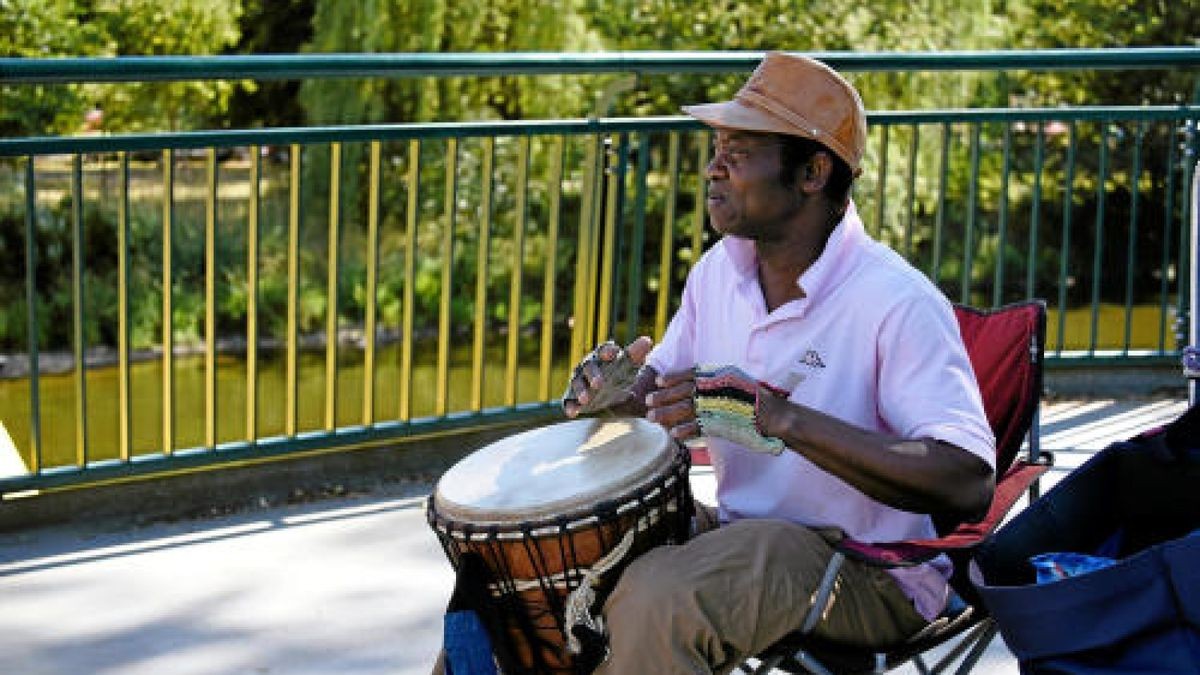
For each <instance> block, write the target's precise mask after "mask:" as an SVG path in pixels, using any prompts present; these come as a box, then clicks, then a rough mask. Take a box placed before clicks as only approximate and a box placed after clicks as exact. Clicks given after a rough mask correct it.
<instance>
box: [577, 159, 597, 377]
mask: <svg viewBox="0 0 1200 675" xmlns="http://www.w3.org/2000/svg"><path fill="white" fill-rule="evenodd" d="M599 145H600V138H599V137H591V138H589V143H588V149H587V154H586V157H585V159H584V168H583V197H582V199H581V202H580V209H579V237H578V243H577V244H576V246H577V247H578V248H577V253H576V256H577V257H576V263H575V307H574V308H573V314H574V316H575V325H574V326H572V328H571V363H577V362H578V361H579V360H580V359H581V358H583V355H584V353H585V352H587V351H588V350H589V349H591V348H592V346H593V345H591V344H589V340H590V331H589V330H588V326H589V325H590V324H591V321H592V313H591V298H592V294H593V292H594V286H592V285H590V280H591V269H592V257H593V256H592V246H591V242H592V230H593V229H595V228H594V227H593V222H594V220H595V208H594V203H595V200H596V194H595V193H596V183H597V177H596V176H597V174H598V173H599V172H598V170H597V163H598V161H599V159H598V157H599V154H600V148H599Z"/></svg>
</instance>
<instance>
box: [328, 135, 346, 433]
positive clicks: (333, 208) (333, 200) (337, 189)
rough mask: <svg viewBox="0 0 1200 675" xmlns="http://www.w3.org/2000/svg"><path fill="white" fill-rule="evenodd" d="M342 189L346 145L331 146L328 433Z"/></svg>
mask: <svg viewBox="0 0 1200 675" xmlns="http://www.w3.org/2000/svg"><path fill="white" fill-rule="evenodd" d="M341 186H342V144H341V143H330V145H329V237H328V240H329V254H328V258H327V260H326V261H325V263H326V267H327V272H328V273H327V276H326V281H325V298H326V300H325V430H326V431H333V429H334V427H335V426H336V424H337V420H336V416H337V349H338V334H337V330H338V302H337V290H338V288H337V284H338V255H339V253H338V231H339V229H340V228H339V225H340V222H339V221H340V220H341V208H340V205H339V204H338V197H339V195H340V194H341Z"/></svg>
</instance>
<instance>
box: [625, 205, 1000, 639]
mask: <svg viewBox="0 0 1200 675" xmlns="http://www.w3.org/2000/svg"><path fill="white" fill-rule="evenodd" d="M756 260H757V254H756V252H755V247H754V243H753V242H751V241H749V240H746V239H739V238H737V237H730V236H727V237H725V238H724V239H722V240H721V241H720V242H718V243H717V244H716V245H714V246H713V247H712V248H711V249H710V250H709V251H708V252H707V253H705V255H704V256H703V257H701V259H700V260H699V262H697V263H696V265H695V267H694V268H693V269H692V271H691V273H690V274H689V275H688V281H687V285H686V286H685V287H684V290H683V300H682V304H681V306H680V308H679V311H678V312H677V313H676V314H675V316H674V318H673V319H672V320H671V324H670V326H669V327H668V328H667V331H666V334H665V335H664V336H663V339H662V341H661V342H660V343H659V344H658V345H657V346H656V347H655V348H654V350H653V351H652V352H651V353H650V355H649V357H648V363H649V364H650V365H651V366H652V367H654V368H655V369H656V370H657V371H658V372H660V373H669V372H674V371H678V370H685V369H689V368H692V367H693V366H695V365H698V364H732V365H735V366H738V367H740V368H742V369H743V370H745V371H746V372H747V373H748V374H750V375H751V376H753V377H756V378H759V379H762V380H765V381H767V382H771V383H773V384H777V385H786V386H792V385H794V388H793V390H792V395H791V400H792V401H795V402H796V403H801V404H804V405H806V406H810V407H812V408H815V409H817V410H821V411H823V412H825V413H827V414H830V415H833V416H835V417H838V418H839V419H842V420H844V421H846V422H849V423H851V424H854V425H857V426H860V427H863V428H866V429H869V430H872V431H879V432H884V433H889V434H896V435H899V436H903V437H908V438H920V437H932V438H936V439H939V440H942V441H946V442H948V443H952V444H954V445H956V446H958V447H960V448H963V449H964V450H966V451H967V452H970V453H972V454H975V455H977V456H979V457H981V458H982V459H984V460H985V461H986V462H987V463H988V464H990V465H992V466H993V467H994V466H995V440H994V438H993V436H992V431H991V428H990V427H989V426H988V422H987V418H986V417H985V415H984V411H983V403H982V400H981V399H980V395H979V387H978V385H977V384H976V382H975V376H974V374H973V372H972V370H971V365H970V362H969V361H968V359H967V355H966V351H965V349H964V347H963V344H962V338H961V337H960V335H959V332H958V323H957V321H956V320H955V318H954V314H953V310H952V308H951V305H950V303H949V301H948V300H947V299H946V298H945V296H943V295H942V293H941V292H940V291H938V289H937V288H936V287H935V286H934V285H933V284H932V283H930V281H929V280H928V279H927V278H926V277H925V276H924V275H923V274H921V273H920V272H918V271H917V270H915V269H913V268H912V267H911V266H910V265H909V264H908V263H907V262H905V261H904V260H903V259H902V258H901V257H900V256H899V255H897V254H896V253H895V252H894V251H892V250H891V249H889V248H888V247H886V246H884V245H882V244H880V243H878V242H876V241H875V240H873V239H871V238H870V237H869V236H868V235H867V233H866V232H865V230H864V229H863V225H862V221H861V220H860V219H859V217H858V214H857V211H856V210H855V208H854V205H853V204H851V206H850V208H849V209H847V212H846V216H845V218H843V220H842V222H841V223H839V224H838V226H837V228H836V229H835V230H834V231H833V234H832V235H831V236H830V237H829V241H828V242H827V244H826V246H825V250H824V252H822V254H821V256H820V257H819V258H818V259H817V261H816V262H815V263H813V265H812V266H810V267H809V269H808V270H806V271H805V272H804V274H802V275H801V276H800V278H799V279H797V282H796V283H797V284H798V285H799V286H800V288H801V289H803V291H804V293H805V297H803V298H801V299H799V300H794V301H792V302H789V303H787V304H785V305H783V306H781V307H778V308H776V309H775V311H773V312H769V313H768V312H767V308H766V302H765V300H764V299H763V293H762V289H761V287H760V286H759V283H758V275H757V272H756ZM708 446H709V452H710V454H711V456H712V463H713V471H714V474H715V476H716V480H717V502H718V508H719V512H720V516H721V519H722V520H723V521H733V520H737V519H739V518H781V519H786V520H791V521H794V522H797V523H802V524H804V525H808V526H812V527H827V526H833V527H838V528H841V529H842V530H843V531H845V532H846V533H847V534H848V535H849V536H851V537H853V538H855V539H858V540H860V541H865V542H883V541H897V540H905V539H914V538H929V537H934V536H936V535H935V532H934V528H933V523H932V521H931V520H930V518H929V517H928V516H924V515H919V514H913V513H909V512H906V511H900V510H898V509H894V508H892V507H889V506H885V505H884V504H881V503H879V502H877V501H875V500H873V499H871V498H870V497H867V496H866V495H864V494H863V493H861V492H859V491H858V490H857V489H855V488H853V487H851V486H850V485H849V484H847V483H845V482H843V481H842V480H841V479H839V478H836V477H834V476H833V475H832V474H830V473H827V472H826V471H824V470H823V469H820V468H818V467H817V466H816V465H814V464H813V463H812V462H810V461H809V460H807V459H805V458H804V457H803V456H801V455H800V454H798V453H794V452H785V453H783V454H782V455H780V456H778V457H776V456H772V455H766V454H759V453H754V452H751V451H749V450H746V449H745V448H742V447H741V446H739V445H736V444H734V443H731V442H728V441H725V440H723V439H716V438H714V439H709V441H708ZM889 571H890V572H891V574H892V575H893V576H894V577H895V578H896V579H897V581H898V582H899V584H900V587H901V589H902V590H903V591H904V592H905V593H906V594H907V595H908V596H909V597H910V598H911V599H912V600H913V603H914V605H915V607H916V608H917V611H918V612H920V613H921V615H923V616H925V617H926V618H929V619H932V618H933V617H935V616H936V615H937V614H939V613H940V612H941V611H942V609H943V608H944V606H945V603H946V598H947V594H948V592H947V588H948V586H947V583H946V580H947V579H948V578H949V574H950V563H949V561H948V560H947V559H945V558H942V559H939V560H935V561H933V562H932V563H929V564H926V565H921V566H918V567H912V568H905V569H896V570H889Z"/></svg>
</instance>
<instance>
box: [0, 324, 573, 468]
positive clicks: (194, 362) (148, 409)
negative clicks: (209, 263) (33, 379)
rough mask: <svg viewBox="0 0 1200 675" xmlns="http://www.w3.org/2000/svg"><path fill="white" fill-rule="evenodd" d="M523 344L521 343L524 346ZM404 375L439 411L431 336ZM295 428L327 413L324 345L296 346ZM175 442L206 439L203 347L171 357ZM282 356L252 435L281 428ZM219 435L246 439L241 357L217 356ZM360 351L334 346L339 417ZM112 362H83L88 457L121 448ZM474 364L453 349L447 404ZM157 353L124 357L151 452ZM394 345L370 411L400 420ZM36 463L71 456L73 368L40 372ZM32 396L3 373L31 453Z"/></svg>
mask: <svg viewBox="0 0 1200 675" xmlns="http://www.w3.org/2000/svg"><path fill="white" fill-rule="evenodd" d="M526 352H528V353H526ZM413 360H414V363H413V368H412V378H411V388H412V389H411V396H412V398H411V406H412V407H411V416H410V418H411V419H416V418H420V417H427V416H432V415H434V414H435V412H436V404H437V401H436V392H437V380H436V378H437V363H436V350H435V348H434V345H432V344H428V345H427V344H421V345H419V346H418V347H417V348H415V349H414V359H413ZM506 360H507V359H506V354H505V351H504V347H503V346H502V345H499V344H497V345H492V346H489V347H488V349H487V351H486V357H485V359H484V367H483V397H482V402H483V406H482V407H484V408H487V407H494V406H502V405H504V404H505V400H504V399H505V381H506V379H507V378H506V373H505V364H506ZM297 361H298V364H297V395H296V404H297V417H296V419H297V431H298V432H301V433H302V432H305V431H313V430H320V429H322V428H323V427H324V415H325V392H326V381H325V353H324V351H318V352H303V353H301V354H300V355H299V358H298V359H297ZM174 362H175V367H174V376H175V385H174V389H175V407H174V415H173V419H174V426H175V433H174V435H175V439H174V443H173V447H174V448H175V449H181V448H190V447H200V446H204V445H205V443H206V441H205V412H204V408H205V403H204V398H205V397H204V392H205V366H204V358H203V356H187V357H182V356H176V357H175V359H174ZM285 365H286V360H285V359H284V355H283V353H282V352H281V351H272V352H267V353H260V355H259V367H258V397H257V398H258V403H257V405H256V408H255V409H256V413H257V437H258V438H266V437H271V436H280V435H283V434H284V432H285V421H286V405H287V396H286V372H285ZM216 371H217V373H216V392H217V394H216V414H215V419H216V429H217V442H218V443H227V442H232V441H244V440H247V439H248V434H247V428H246V407H247V406H246V361H245V359H243V358H241V357H240V356H221V357H219V359H218V363H217V368H216ZM363 374H364V369H363V352H362V351H361V350H360V349H353V348H342V349H339V364H338V373H337V380H336V393H335V401H336V426H349V425H357V424H362V423H363V418H364V411H363V396H364V383H363ZM566 374H567V364H566V362H565V359H564V358H559V359H557V360H556V362H555V363H554V364H553V366H552V367H551V369H550V382H551V386H550V390H551V394H550V395H551V396H557V395H558V393H559V391H558V390H559V388H560V387H561V386H562V383H563V382H565V378H566ZM118 378H119V370H118V368H117V367H116V366H104V367H92V368H89V369H88V372H87V383H86V403H87V417H86V420H87V434H86V438H87V460H88V461H98V460H105V459H114V458H117V457H119V417H118V413H119V411H118V403H119V400H120V396H119V388H118V387H119V382H118ZM472 381H473V372H472V367H471V354H470V348H469V346H459V347H456V348H454V349H452V350H451V358H450V364H449V387H448V398H447V407H448V410H449V411H450V412H456V411H466V410H470V409H472V405H471V404H472V402H471V390H472ZM540 384H541V377H540V372H539V368H538V354H537V353H536V351H535V350H534V349H533V347H532V346H529V347H527V349H526V350H525V351H523V352H522V355H521V358H520V360H519V367H518V369H517V388H516V392H517V403H528V402H536V401H540V400H543V399H542V398H541V397H540V396H539V387H540ZM162 387H163V382H162V361H161V360H160V359H154V360H150V361H142V362H138V363H133V364H131V366H130V397H131V408H132V413H131V420H132V421H131V431H132V434H131V436H132V454H134V455H137V454H146V453H157V452H159V451H160V450H161V449H162V447H163V438H162V436H163V423H162V422H163V396H162ZM400 391H401V381H400V345H399V344H398V343H396V344H391V345H388V346H386V347H381V348H380V349H378V351H377V352H376V367H375V386H374V406H373V412H374V420H375V421H376V422H379V421H387V420H397V419H400V417H399V408H400V396H401V393H400ZM39 393H40V401H41V408H40V410H41V433H42V436H41V437H42V448H43V450H42V462H41V465H42V467H43V468H49V467H54V466H70V465H73V464H75V463H76V442H75V434H76V413H75V410H76V394H75V381H74V375H73V373H72V372H66V373H62V374H54V375H43V376H42V377H41V378H39ZM29 400H30V396H29V381H28V380H27V379H10V380H0V421H3V423H4V426H5V427H6V428H7V430H8V432H9V435H10V436H11V437H12V439H13V441H14V442H15V444H16V446H17V448H18V449H19V451H20V452H21V454H22V455H23V456H24V458H25V461H26V465H27V466H28V465H29V463H30V459H31V458H30V456H29V453H30V448H31V447H32V443H31V440H30V438H31V436H30V423H29V420H30V413H29V408H30V403H29Z"/></svg>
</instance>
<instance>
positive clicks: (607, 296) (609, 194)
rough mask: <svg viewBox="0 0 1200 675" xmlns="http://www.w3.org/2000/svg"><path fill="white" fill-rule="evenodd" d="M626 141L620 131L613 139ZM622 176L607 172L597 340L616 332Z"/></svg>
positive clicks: (598, 272) (604, 338)
mask: <svg viewBox="0 0 1200 675" xmlns="http://www.w3.org/2000/svg"><path fill="white" fill-rule="evenodd" d="M623 143H624V138H623V135H622V134H617V136H616V137H615V138H614V140H613V147H615V148H620V147H621V146H622V144H623ZM620 179H621V176H619V175H618V173H617V171H615V170H611V171H605V172H604V183H605V185H606V187H605V193H604V194H605V200H604V201H605V205H604V255H603V257H598V259H597V260H596V263H595V264H597V265H599V264H600V260H603V263H604V266H603V267H602V268H600V269H598V270H597V276H598V277H599V287H598V290H599V291H600V300H599V308H598V309H597V311H596V339H595V340H593V342H600V341H602V340H607V339H608V338H610V337H612V331H613V327H612V326H610V325H609V324H610V323H611V322H612V300H613V297H612V296H613V270H614V269H615V268H616V266H617V262H616V256H617V227H618V225H619V223H620V219H619V218H618V217H617V216H618V215H619V214H618V213H617V193H619V192H620V186H618V185H617V181H619V180H620ZM593 287H595V285H594V284H593Z"/></svg>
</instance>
